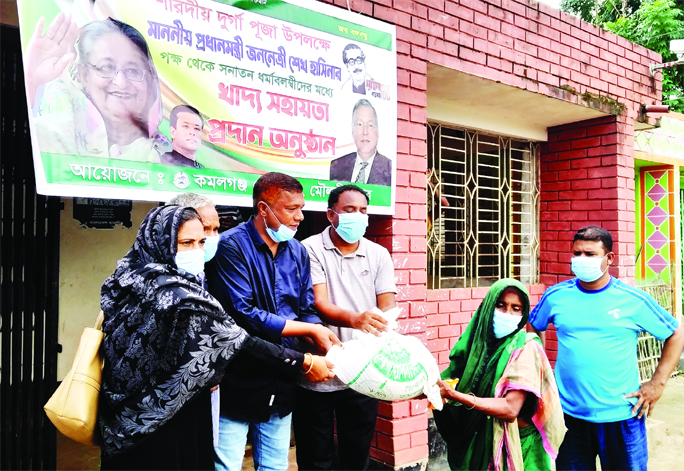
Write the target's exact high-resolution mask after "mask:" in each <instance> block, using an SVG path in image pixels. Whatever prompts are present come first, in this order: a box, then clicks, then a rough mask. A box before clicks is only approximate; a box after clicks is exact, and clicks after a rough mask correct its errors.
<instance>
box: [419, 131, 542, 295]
mask: <svg viewBox="0 0 684 471" xmlns="http://www.w3.org/2000/svg"><path fill="white" fill-rule="evenodd" d="M428 129H429V133H428V168H429V171H428V172H429V173H428V195H427V197H428V236H427V237H428V288H431V289H440V288H466V287H479V286H491V285H492V284H493V283H494V282H495V281H496V280H498V279H500V278H515V279H518V280H520V281H521V282H522V283H525V284H533V283H536V282H537V281H538V278H539V269H538V258H539V171H538V161H539V145H538V144H536V143H533V142H525V141H517V140H514V139H510V138H504V137H500V136H490V135H486V134H482V133H479V132H475V131H470V130H465V129H458V128H451V127H446V126H443V125H439V124H429V125H428Z"/></svg>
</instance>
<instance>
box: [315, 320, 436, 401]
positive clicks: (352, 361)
mask: <svg viewBox="0 0 684 471" xmlns="http://www.w3.org/2000/svg"><path fill="white" fill-rule="evenodd" d="M378 312H379V311H378ZM398 313H399V309H398V308H394V309H391V310H389V311H387V312H385V313H382V315H383V316H384V317H386V318H387V319H388V321H389V325H390V328H395V327H396V325H397V323H396V317H397V316H398ZM343 345H344V348H340V347H339V346H333V347H332V348H331V349H330V350H329V351H328V354H327V355H326V358H327V359H328V360H330V362H332V363H333V364H334V365H335V374H336V375H337V377H338V378H339V379H340V380H341V381H342V382H344V383H345V384H347V385H348V386H349V387H350V388H352V389H353V390H354V391H357V392H360V393H361V394H365V395H366V396H370V397H373V398H376V399H381V400H383V401H401V400H404V399H411V398H414V397H416V396H419V395H421V394H425V395H426V396H427V398H428V400H429V401H430V403H431V404H432V406H433V407H434V408H435V409H438V410H442V398H441V396H440V393H439V387H438V386H437V381H438V380H439V367H438V366H437V362H436V361H435V358H434V357H433V356H432V354H431V353H430V351H429V350H428V349H427V348H426V347H425V345H423V344H422V343H421V341H420V340H418V339H417V338H415V337H411V336H408V335H401V334H398V333H396V332H394V330H388V331H387V332H383V333H382V334H381V335H380V336H376V335H373V334H366V333H362V332H361V331H355V332H354V338H353V339H352V340H349V341H347V342H344V344H343Z"/></svg>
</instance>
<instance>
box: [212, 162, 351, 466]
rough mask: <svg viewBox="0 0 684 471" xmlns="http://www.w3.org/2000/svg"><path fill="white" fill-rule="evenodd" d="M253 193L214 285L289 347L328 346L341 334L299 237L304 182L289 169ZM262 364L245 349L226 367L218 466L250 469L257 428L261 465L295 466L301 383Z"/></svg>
mask: <svg viewBox="0 0 684 471" xmlns="http://www.w3.org/2000/svg"><path fill="white" fill-rule="evenodd" d="M253 200H254V216H252V218H251V219H250V220H249V221H247V222H246V223H244V224H241V225H240V226H238V227H235V228H233V229H231V230H229V231H227V232H224V233H223V234H221V239H220V241H219V247H218V251H217V253H216V256H215V258H214V262H213V263H210V264H208V265H207V267H206V271H207V281H208V284H209V291H210V292H211V293H212V294H213V295H214V296H215V297H216V298H217V299H218V300H219V301H220V302H221V304H222V305H223V307H224V308H225V309H226V312H227V313H228V314H230V315H231V316H232V317H233V318H234V319H235V322H237V323H238V324H239V325H240V326H241V327H243V328H244V329H245V330H247V332H249V333H250V334H251V335H256V336H258V337H261V338H263V339H265V340H268V341H270V342H272V343H275V344H281V345H284V346H286V347H289V348H293V347H294V337H303V338H305V339H308V340H309V341H310V342H311V343H313V344H314V345H316V347H318V349H319V350H320V351H322V352H323V353H324V352H327V350H328V349H329V348H330V347H331V346H332V344H333V343H335V344H339V343H340V341H339V339H338V338H337V337H336V336H335V334H333V333H332V332H331V331H330V330H329V329H328V328H326V327H324V326H323V325H321V320H320V319H319V317H318V315H317V311H316V309H315V306H314V294H313V287H312V284H311V268H310V264H309V255H308V253H307V251H306V249H305V248H304V247H303V246H302V245H301V244H300V243H299V242H298V241H296V240H294V239H293V237H294V234H295V232H296V231H297V226H298V225H299V223H300V222H301V221H302V220H303V219H304V215H303V214H302V208H303V207H304V195H303V193H302V185H301V184H300V183H299V182H298V181H297V180H296V179H294V178H292V177H290V176H288V175H284V174H282V173H267V174H265V175H262V176H261V177H260V178H259V179H258V180H257V181H256V183H255V184H254V190H253ZM320 360H322V359H320ZM317 361H318V360H317ZM323 361H324V360H323ZM262 365H263V364H262V363H259V362H257V361H254V360H252V359H250V358H242V357H240V358H238V359H236V360H235V361H234V362H232V363H231V365H229V367H228V369H227V370H226V373H225V376H224V379H223V381H222V382H221V416H220V421H219V443H218V446H216V447H215V451H216V469H217V470H219V469H228V470H231V471H232V470H240V469H242V460H243V457H244V452H245V444H246V440H247V434H248V433H249V430H250V429H251V433H252V435H251V436H252V444H253V448H252V449H253V457H254V465H255V468H256V469H263V470H285V469H287V467H288V452H289V449H290V424H291V418H292V414H291V412H292V410H293V408H294V402H295V391H296V386H295V383H294V379H293V378H287V377H282V375H279V374H277V373H274V372H273V371H270V370H264V368H263V366H262ZM331 366H332V365H330V364H328V368H330V367H331ZM309 370H310V369H309Z"/></svg>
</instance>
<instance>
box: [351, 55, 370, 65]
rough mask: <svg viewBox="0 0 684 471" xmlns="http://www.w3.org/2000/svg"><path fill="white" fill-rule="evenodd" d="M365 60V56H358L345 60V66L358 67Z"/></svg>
mask: <svg viewBox="0 0 684 471" xmlns="http://www.w3.org/2000/svg"><path fill="white" fill-rule="evenodd" d="M365 60H366V57H365V56H359V57H357V58H356V59H354V58H351V59H347V65H360V64H363V62H364V61H365Z"/></svg>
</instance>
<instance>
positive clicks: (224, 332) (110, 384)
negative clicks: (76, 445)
mask: <svg viewBox="0 0 684 471" xmlns="http://www.w3.org/2000/svg"><path fill="white" fill-rule="evenodd" d="M184 209H185V208H180V207H178V206H165V207H159V208H155V209H153V210H152V211H150V213H149V214H148V215H147V217H146V218H145V220H144V221H143V223H142V224H141V226H140V229H139V232H138V236H137V238H136V240H135V243H134V245H133V247H132V248H131V249H130V251H129V252H128V253H127V254H126V256H125V257H124V258H122V259H121V260H119V262H118V264H117V268H116V271H115V272H114V274H113V275H112V276H110V277H109V278H108V279H107V280H106V281H105V282H104V284H103V286H102V293H101V307H102V310H103V311H104V319H105V320H104V323H103V326H102V330H103V331H104V333H105V338H104V341H103V344H102V348H103V354H104V360H105V364H104V368H103V371H102V374H103V378H102V389H101V393H100V414H99V417H98V423H99V429H100V433H101V435H102V440H101V442H102V446H101V452H102V457H103V459H109V458H112V457H113V456H115V455H116V454H118V453H121V452H124V451H127V450H130V449H132V448H133V447H135V446H137V445H139V444H140V443H142V442H143V441H145V440H146V439H147V438H149V436H150V435H151V434H152V433H154V432H155V431H157V430H158V429H159V428H160V427H161V426H162V425H164V424H165V423H167V422H168V421H169V420H170V419H171V418H172V417H174V416H175V415H176V414H177V413H178V412H179V411H180V410H181V409H182V408H183V407H184V406H186V405H187V404H188V403H189V402H190V401H191V400H193V399H194V398H195V397H197V394H198V393H199V392H200V391H202V390H204V389H205V388H207V387H210V386H213V385H216V384H218V383H219V381H220V380H221V377H222V375H223V372H224V370H225V368H226V366H227V365H228V363H229V361H230V360H231V359H233V358H234V357H235V355H236V354H237V352H238V351H239V350H240V349H241V348H242V347H243V345H244V344H245V342H246V340H247V339H248V338H249V337H248V335H247V333H246V332H245V331H244V330H243V329H242V328H240V327H239V326H237V325H236V324H235V322H234V321H233V319H232V318H230V317H229V316H228V315H227V314H226V313H225V312H224V311H223V309H222V307H221V305H220V304H219V302H218V301H217V300H216V299H215V298H214V297H212V296H211V295H210V294H209V293H208V292H207V291H206V290H205V289H204V288H203V287H202V286H201V285H200V282H199V280H198V279H197V278H196V277H195V276H193V275H191V274H190V273H187V272H185V271H184V270H181V269H179V268H177V266H176V263H175V261H174V257H175V254H176V251H177V248H176V247H177V245H178V230H179V227H180V225H181V214H182V213H183V211H184Z"/></svg>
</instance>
